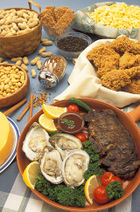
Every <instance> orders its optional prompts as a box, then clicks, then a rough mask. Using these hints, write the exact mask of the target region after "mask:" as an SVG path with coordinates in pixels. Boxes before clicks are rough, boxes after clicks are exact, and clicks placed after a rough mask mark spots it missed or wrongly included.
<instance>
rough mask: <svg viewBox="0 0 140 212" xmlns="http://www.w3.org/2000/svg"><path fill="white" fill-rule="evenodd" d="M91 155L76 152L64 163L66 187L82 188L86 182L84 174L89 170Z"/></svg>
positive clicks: (81, 151) (63, 170) (63, 173)
mask: <svg viewBox="0 0 140 212" xmlns="http://www.w3.org/2000/svg"><path fill="white" fill-rule="evenodd" d="M89 160H90V158H89V155H88V154H87V153H86V152H85V151H83V150H74V151H72V152H71V153H69V154H68V155H67V156H66V158H65V159H64V161H63V166H62V175H63V180H64V182H65V184H66V185H68V186H70V187H77V186H80V185H81V184H82V183H83V182H84V177H83V175H84V172H85V171H86V170H87V169H88V164H89Z"/></svg>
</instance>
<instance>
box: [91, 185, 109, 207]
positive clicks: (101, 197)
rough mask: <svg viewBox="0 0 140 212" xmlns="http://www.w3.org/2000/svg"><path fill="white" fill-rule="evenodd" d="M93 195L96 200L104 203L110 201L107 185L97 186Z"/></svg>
mask: <svg viewBox="0 0 140 212" xmlns="http://www.w3.org/2000/svg"><path fill="white" fill-rule="evenodd" d="M93 197H94V199H95V201H96V202H98V203H101V204H104V203H107V202H108V201H109V199H108V197H107V194H106V187H105V186H98V187H97V188H95V190H94V192H93Z"/></svg>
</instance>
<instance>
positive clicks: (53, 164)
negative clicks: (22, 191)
mask: <svg viewBox="0 0 140 212" xmlns="http://www.w3.org/2000/svg"><path fill="white" fill-rule="evenodd" d="M40 170H41V173H42V174H43V176H44V177H45V178H46V179H47V180H48V181H50V182H51V183H53V184H59V183H61V182H62V181H63V177H62V159H61V156H60V153H59V152H58V151H57V150H55V149H54V150H52V151H50V152H49V151H46V152H45V153H44V156H43V158H42V159H41V163H40Z"/></svg>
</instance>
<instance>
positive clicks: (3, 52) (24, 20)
mask: <svg viewBox="0 0 140 212" xmlns="http://www.w3.org/2000/svg"><path fill="white" fill-rule="evenodd" d="M31 3H33V4H35V5H36V6H38V8H39V10H40V12H41V8H40V6H39V5H38V4H36V3H34V2H32V1H31V0H30V1H29V9H28V8H7V9H2V10H0V56H2V57H8V58H12V57H19V56H24V55H29V54H31V53H32V52H34V51H35V50H36V48H37V47H38V46H39V44H40V40H41V32H42V31H41V30H42V24H41V21H40V17H39V13H38V12H36V11H34V10H32V9H31Z"/></svg>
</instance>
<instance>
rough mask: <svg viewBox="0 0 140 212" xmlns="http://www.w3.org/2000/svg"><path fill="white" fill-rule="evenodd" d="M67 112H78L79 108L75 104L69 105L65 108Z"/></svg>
mask: <svg viewBox="0 0 140 212" xmlns="http://www.w3.org/2000/svg"><path fill="white" fill-rule="evenodd" d="M67 111H69V112H79V107H78V106H77V105H75V104H71V105H69V106H68V107H67Z"/></svg>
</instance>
